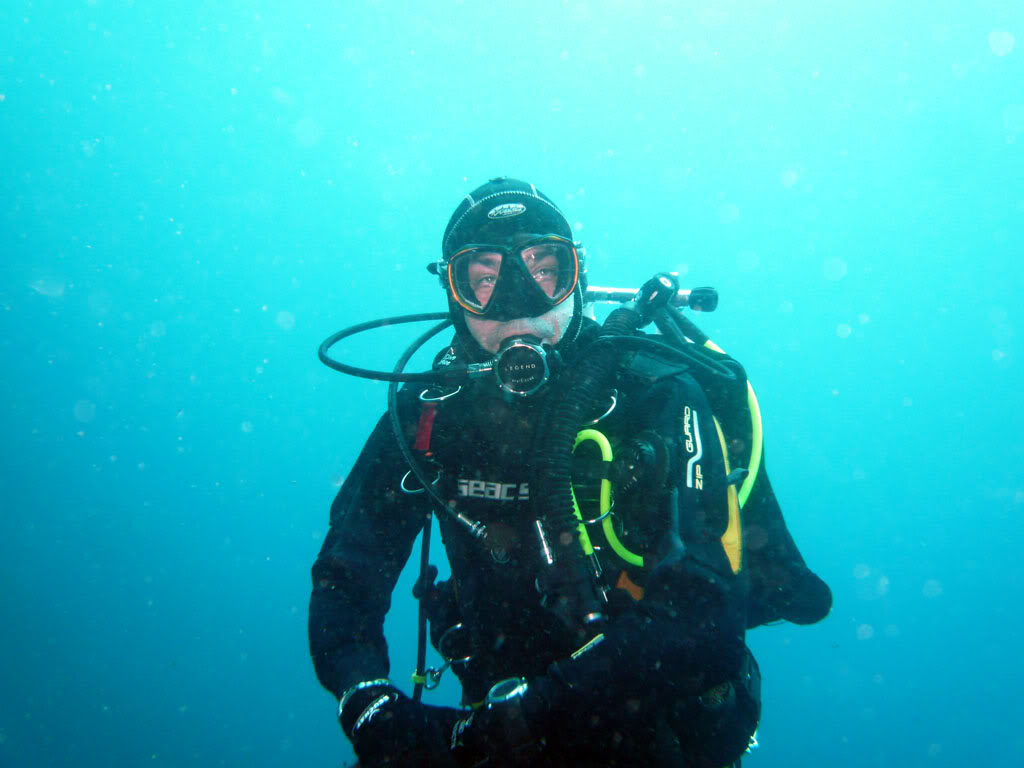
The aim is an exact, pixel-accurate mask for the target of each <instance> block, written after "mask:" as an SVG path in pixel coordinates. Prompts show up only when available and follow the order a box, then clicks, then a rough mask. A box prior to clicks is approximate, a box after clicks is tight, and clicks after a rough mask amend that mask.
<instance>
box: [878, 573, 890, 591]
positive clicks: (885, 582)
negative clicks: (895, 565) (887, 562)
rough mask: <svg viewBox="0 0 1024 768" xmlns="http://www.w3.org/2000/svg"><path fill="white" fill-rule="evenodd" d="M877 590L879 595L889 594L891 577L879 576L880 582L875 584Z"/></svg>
mask: <svg viewBox="0 0 1024 768" xmlns="http://www.w3.org/2000/svg"><path fill="white" fill-rule="evenodd" d="M875 591H876V592H877V593H878V594H879V595H887V594H889V577H888V576H879V577H878V583H877V584H876V585H875Z"/></svg>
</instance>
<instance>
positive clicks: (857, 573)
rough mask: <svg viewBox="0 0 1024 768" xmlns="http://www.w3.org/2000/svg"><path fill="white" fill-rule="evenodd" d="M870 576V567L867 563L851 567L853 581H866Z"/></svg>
mask: <svg viewBox="0 0 1024 768" xmlns="http://www.w3.org/2000/svg"><path fill="white" fill-rule="evenodd" d="M870 575H871V566H870V565H868V564H867V563H857V565H855V566H854V567H853V578H855V579H866V578H867V577H868V576H870Z"/></svg>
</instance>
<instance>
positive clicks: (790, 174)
mask: <svg viewBox="0 0 1024 768" xmlns="http://www.w3.org/2000/svg"><path fill="white" fill-rule="evenodd" d="M799 179H800V174H799V173H797V172H796V171H794V170H793V169H792V168H787V169H786V170H784V171H783V172H782V174H781V175H780V176H779V181H781V182H782V186H784V187H785V188H786V189H789V188H790V187H792V186H793V185H794V184H796V183H797V181H798V180H799Z"/></svg>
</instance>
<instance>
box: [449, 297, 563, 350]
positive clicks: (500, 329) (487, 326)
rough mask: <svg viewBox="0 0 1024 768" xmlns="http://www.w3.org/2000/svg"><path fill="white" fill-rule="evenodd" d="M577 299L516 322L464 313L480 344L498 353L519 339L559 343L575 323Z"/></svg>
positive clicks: (471, 332)
mask: <svg viewBox="0 0 1024 768" xmlns="http://www.w3.org/2000/svg"><path fill="white" fill-rule="evenodd" d="M575 304H576V297H575V296H573V297H571V298H569V299H568V300H566V301H563V302H562V303H561V304H557V305H555V306H554V307H552V308H551V309H550V310H548V311H547V312H545V313H544V314H543V315H538V316H537V317H517V318H515V319H513V320H488V319H486V318H483V317H479V316H477V315H474V314H471V313H469V312H466V311H463V313H462V314H463V317H465V319H466V327H467V328H468V329H469V333H470V335H472V337H473V338H474V339H475V340H476V343H477V344H479V345H480V346H481V347H483V348H484V349H486V350H487V351H488V352H497V351H498V349H499V348H500V347H501V343H502V342H503V341H505V339H511V338H514V337H516V336H536V337H537V338H539V339H540V340H541V341H542V342H547V343H548V344H552V345H554V344H557V343H558V342H559V341H561V339H562V336H564V335H565V332H566V330H567V329H568V328H569V323H571V322H572V315H573V308H574V307H575Z"/></svg>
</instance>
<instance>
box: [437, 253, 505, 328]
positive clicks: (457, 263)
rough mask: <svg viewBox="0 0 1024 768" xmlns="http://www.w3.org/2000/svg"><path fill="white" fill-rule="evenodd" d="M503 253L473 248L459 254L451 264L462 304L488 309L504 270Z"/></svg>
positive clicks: (456, 290)
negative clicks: (502, 263) (502, 267)
mask: <svg viewBox="0 0 1024 768" xmlns="http://www.w3.org/2000/svg"><path fill="white" fill-rule="evenodd" d="M501 259H502V256H501V254H500V253H497V252H495V251H487V250H480V249H473V250H469V251H463V252H462V253H457V254H455V256H453V257H452V259H451V262H450V263H449V266H448V273H449V275H450V279H451V286H452V290H453V291H454V292H455V295H456V297H457V298H458V299H459V301H460V303H461V304H463V305H464V306H466V307H467V308H469V309H474V310H476V311H479V312H482V311H483V310H484V309H486V308H487V304H488V302H490V300H491V296H493V295H494V289H495V287H497V285H498V276H499V274H500V273H501Z"/></svg>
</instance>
